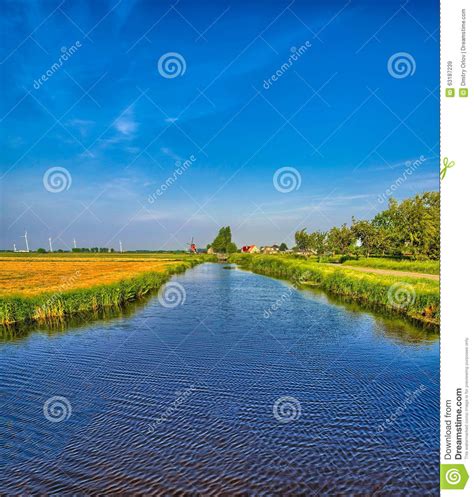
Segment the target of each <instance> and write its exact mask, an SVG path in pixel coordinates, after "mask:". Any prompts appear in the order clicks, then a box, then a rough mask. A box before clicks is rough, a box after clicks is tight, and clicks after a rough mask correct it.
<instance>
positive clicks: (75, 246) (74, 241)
mask: <svg viewBox="0 0 474 497" xmlns="http://www.w3.org/2000/svg"><path fill="white" fill-rule="evenodd" d="M72 243H74V248H77V245H76V239H75V238H74V239H73V240H72Z"/></svg>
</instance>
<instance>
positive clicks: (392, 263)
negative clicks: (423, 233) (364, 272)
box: [343, 257, 439, 274]
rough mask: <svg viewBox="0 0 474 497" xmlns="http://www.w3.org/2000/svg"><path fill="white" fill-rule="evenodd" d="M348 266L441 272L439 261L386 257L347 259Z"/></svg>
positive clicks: (427, 272) (430, 272)
mask: <svg viewBox="0 0 474 497" xmlns="http://www.w3.org/2000/svg"><path fill="white" fill-rule="evenodd" d="M343 264H345V265H346V266H357V267H369V268H375V269H395V270H396V271H413V272H416V273H426V274H439V261H408V260H397V259H384V258H376V257H373V258H372V257H370V258H365V257H364V258H361V259H353V260H352V259H351V260H348V261H345V262H344V263H343Z"/></svg>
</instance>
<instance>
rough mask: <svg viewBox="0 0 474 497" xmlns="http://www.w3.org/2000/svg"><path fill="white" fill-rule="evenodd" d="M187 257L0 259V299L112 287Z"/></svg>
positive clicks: (24, 256)
mask: <svg viewBox="0 0 474 497" xmlns="http://www.w3.org/2000/svg"><path fill="white" fill-rule="evenodd" d="M189 257H190V256H189V255H187V254H127V253H124V254H118V253H115V254H84V253H62V254H61V253H60V254H34V253H30V254H28V253H22V254H18V253H17V254H14V253H6V254H2V255H0V296H5V295H22V296H34V295H39V294H41V293H45V292H58V291H65V290H73V289H77V288H90V287H91V286H95V285H101V284H108V283H115V282H117V281H120V280H123V279H127V278H130V277H133V276H137V275H140V274H143V273H146V272H149V271H155V272H161V271H163V270H165V269H166V268H169V267H172V266H174V265H176V264H177V263H179V262H181V261H183V260H187V259H189Z"/></svg>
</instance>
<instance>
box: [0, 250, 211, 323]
mask: <svg viewBox="0 0 474 497" xmlns="http://www.w3.org/2000/svg"><path fill="white" fill-rule="evenodd" d="M208 260H211V259H210V258H209V257H208V256H202V257H201V256H199V257H197V256H196V257H189V258H186V260H182V261H174V264H172V265H167V266H164V267H162V269H161V270H160V271H148V272H144V273H141V274H136V275H135V276H131V277H128V278H124V279H121V280H119V281H115V282H112V283H107V284H96V285H93V284H92V285H91V284H90V285H89V287H88V288H73V289H65V290H63V289H61V288H60V289H59V290H57V291H54V292H52V291H51V292H43V293H39V294H34V295H28V294H25V293H17V294H16V295H5V294H3V295H1V296H0V324H2V325H12V324H16V323H31V322H47V321H48V320H58V319H65V318H67V317H69V316H74V315H77V314H85V313H89V312H91V313H92V312H93V313H97V312H101V311H104V310H107V309H111V308H121V307H123V306H124V305H125V304H126V303H127V302H133V301H135V300H138V299H140V298H143V297H145V296H146V295H148V294H150V293H151V292H152V291H154V290H157V289H159V288H160V286H161V285H162V284H163V283H165V282H166V281H167V280H168V279H169V278H170V277H171V276H172V275H174V274H178V273H181V272H183V271H185V270H186V269H189V268H191V267H193V266H195V265H197V264H199V263H202V262H205V261H208ZM44 278H48V273H45V274H44Z"/></svg>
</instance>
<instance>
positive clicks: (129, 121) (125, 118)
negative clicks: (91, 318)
mask: <svg viewBox="0 0 474 497" xmlns="http://www.w3.org/2000/svg"><path fill="white" fill-rule="evenodd" d="M114 128H115V129H116V130H117V131H118V132H119V133H120V134H122V135H125V136H127V137H128V136H132V135H133V134H134V133H135V131H136V130H137V128H138V123H137V122H136V121H135V118H134V116H133V109H132V108H130V107H129V108H128V109H127V110H126V111H125V112H124V113H123V114H121V115H120V117H119V118H117V119H116V120H115V122H114Z"/></svg>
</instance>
